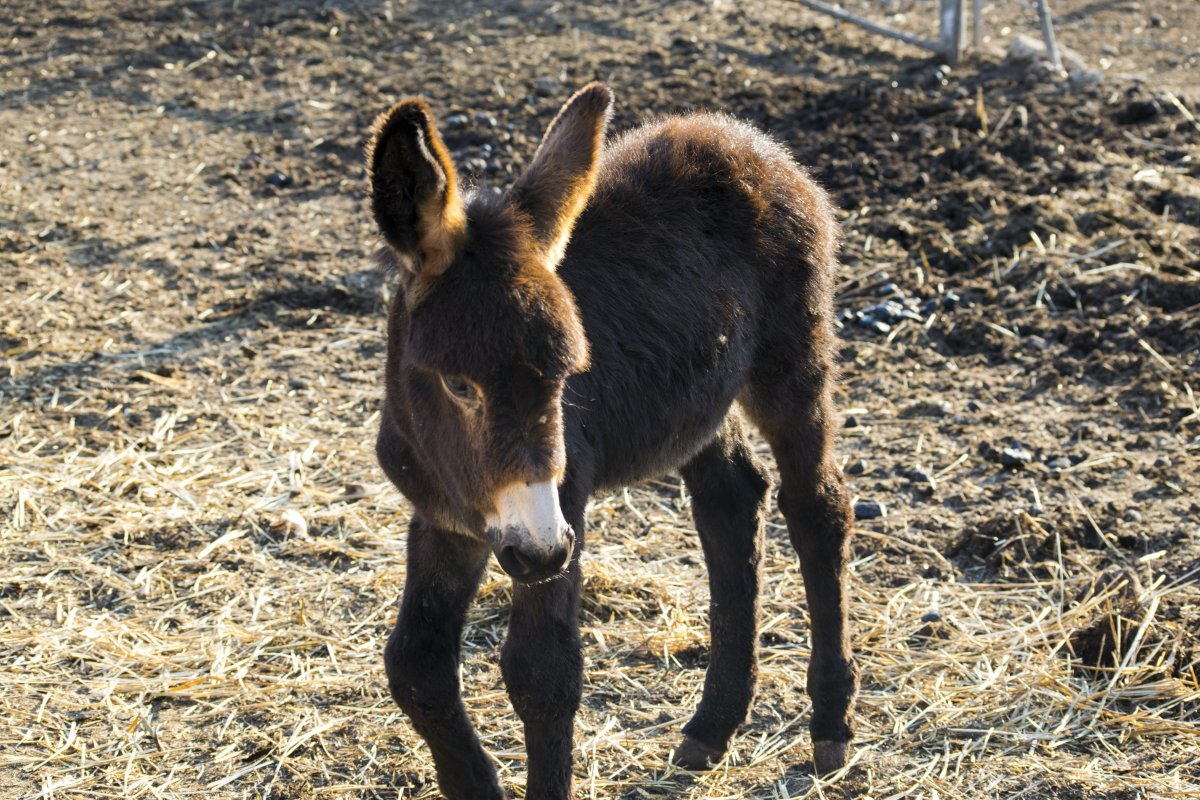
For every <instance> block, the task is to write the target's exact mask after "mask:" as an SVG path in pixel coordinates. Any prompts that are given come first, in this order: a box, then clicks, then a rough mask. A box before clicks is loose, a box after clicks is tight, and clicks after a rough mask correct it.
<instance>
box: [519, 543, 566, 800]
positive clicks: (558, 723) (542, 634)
mask: <svg viewBox="0 0 1200 800" xmlns="http://www.w3.org/2000/svg"><path fill="white" fill-rule="evenodd" d="M575 531H576V537H577V542H578V545H577V546H578V547H582V536H580V535H579V534H580V533H581V532H582V527H581V526H579V525H576V526H575ZM579 585H580V572H579V550H578V549H577V550H576V552H575V553H574V555H573V557H572V558H571V562H570V565H569V566H568V568H567V571H566V573H565V574H564V575H562V576H561V577H559V578H556V579H554V580H551V581H548V582H546V583H539V584H535V585H532V586H525V585H522V584H514V586H513V605H512V617H511V619H510V621H509V626H508V640H507V641H506V642H505V643H504V652H503V655H502V656H501V659H500V667H501V669H502V671H503V672H504V682H505V683H506V684H507V685H508V695H509V697H510V698H511V700H512V704H513V708H514V709H516V711H517V714H518V715H519V716H520V717H521V721H522V722H524V723H525V750H526V752H527V754H528V756H529V760H528V762H527V767H528V773H527V779H526V789H525V797H526V799H527V800H567V798H569V797H571V750H572V741H573V740H572V734H573V729H574V725H575V711H576V710H577V709H578V708H579V699H580V695H581V694H582V691H583V688H582V687H583V654H582V652H581V647H580V641H579Z"/></svg>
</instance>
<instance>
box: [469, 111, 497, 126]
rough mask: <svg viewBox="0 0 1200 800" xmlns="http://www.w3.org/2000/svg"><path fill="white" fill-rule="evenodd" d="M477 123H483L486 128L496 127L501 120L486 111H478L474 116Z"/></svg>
mask: <svg viewBox="0 0 1200 800" xmlns="http://www.w3.org/2000/svg"><path fill="white" fill-rule="evenodd" d="M473 119H474V120H475V124H477V125H482V126H483V127H485V128H495V127H496V126H497V125H499V124H500V123H499V121H498V120H497V119H496V118H495V117H494V116H492V115H491V114H489V113H488V112H486V111H476V112H475V116H474V117H473Z"/></svg>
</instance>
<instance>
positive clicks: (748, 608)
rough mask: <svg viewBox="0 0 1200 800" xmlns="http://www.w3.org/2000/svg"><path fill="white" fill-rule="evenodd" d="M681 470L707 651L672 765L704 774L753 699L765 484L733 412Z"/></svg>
mask: <svg viewBox="0 0 1200 800" xmlns="http://www.w3.org/2000/svg"><path fill="white" fill-rule="evenodd" d="M682 471H683V479H684V481H685V482H686V483H687V486H688V489H689V490H690V491H691V493H692V515H693V517H694V518H695V521H696V530H697V531H698V532H699V534H700V543H701V545H702V546H703V548H704V560H705V561H706V562H707V565H708V584H709V593H710V596H711V604H710V606H709V629H710V632H711V637H712V646H711V648H710V652H711V654H710V656H709V664H708V671H707V673H706V674H705V676H704V694H703V696H702V697H701V699H700V707H699V708H698V709H697V710H696V714H695V716H693V717H692V719H691V721H690V722H688V724H687V725H686V726H684V729H683V732H684V740H683V743H682V744H680V746H679V747H678V748H677V749H676V750H675V756H674V762H675V763H676V764H678V765H679V766H682V767H686V768H688V769H707V768H709V767H711V766H713V765H715V764H716V762H717V761H719V760H720V759H721V757H722V756H723V755H724V754H725V750H726V748H727V747H728V746H729V740H730V738H731V737H732V736H733V734H734V731H735V730H736V729H737V727H738V725H740V724H741V723H742V721H743V720H745V718H746V712H747V710H748V709H749V708H750V701H751V700H753V698H754V683H755V679H756V678H757V674H758V580H759V559H760V556H761V554H762V541H763V511H764V505H765V501H766V497H767V489H768V488H769V483H768V482H767V478H766V473H765V472H764V470H763V468H762V467H761V466H760V465H759V464H758V462H757V461H756V460H755V459H754V455H753V453H752V452H751V451H750V447H749V444H748V443H747V441H746V437H745V434H744V433H743V430H742V426H741V424H740V421H739V419H738V416H737V412H734V413H733V414H731V415H730V417H729V419H728V420H727V421H726V423H725V427H724V428H722V430H721V432H720V433H719V434H718V436H717V438H716V439H715V440H714V441H713V442H712V443H711V444H710V445H708V447H706V448H705V449H704V450H703V451H701V452H700V454H699V455H697V456H696V457H695V458H693V459H692V460H691V461H690V462H689V463H688V464H687V465H686V466H685V467H684V468H683V470H682Z"/></svg>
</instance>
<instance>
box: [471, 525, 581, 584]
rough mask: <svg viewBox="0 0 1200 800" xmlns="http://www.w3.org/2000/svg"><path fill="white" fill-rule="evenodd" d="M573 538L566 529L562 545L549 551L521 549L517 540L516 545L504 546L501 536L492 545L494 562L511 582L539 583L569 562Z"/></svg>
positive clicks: (560, 570) (558, 571)
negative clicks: (495, 561) (497, 563)
mask: <svg viewBox="0 0 1200 800" xmlns="http://www.w3.org/2000/svg"><path fill="white" fill-rule="evenodd" d="M574 538H575V537H574V536H572V535H571V532H570V530H569V529H568V531H567V535H566V536H564V537H563V540H562V543H561V544H559V545H558V546H556V547H553V548H551V549H549V550H547V549H544V548H540V547H539V548H533V547H522V546H521V543H520V541H519V539H518V541H517V542H516V543H509V544H506V543H505V542H504V539H505V537H504V536H503V535H501V536H500V537H499V541H497V542H496V544H493V545H492V551H493V552H495V554H496V560H497V561H499V562H500V567H501V568H502V569H503V570H504V571H505V572H507V573H508V574H509V575H511V576H512V578H513V580H515V581H520V582H521V583H540V582H541V581H544V580H546V579H548V578H553V577H554V576H555V575H558V574H559V573H561V572H562V571H563V570H564V569H565V568H566V566H567V562H568V561H570V560H571V550H572V547H573V545H574Z"/></svg>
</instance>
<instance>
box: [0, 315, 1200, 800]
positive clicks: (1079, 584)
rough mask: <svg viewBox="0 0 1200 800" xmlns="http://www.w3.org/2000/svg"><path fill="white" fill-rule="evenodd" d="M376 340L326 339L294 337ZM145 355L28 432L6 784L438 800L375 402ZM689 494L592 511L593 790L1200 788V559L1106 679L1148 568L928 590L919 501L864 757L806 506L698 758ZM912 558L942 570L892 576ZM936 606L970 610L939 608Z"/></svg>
mask: <svg viewBox="0 0 1200 800" xmlns="http://www.w3.org/2000/svg"><path fill="white" fill-rule="evenodd" d="M374 335H375V334H373V333H369V332H357V333H347V332H345V331H342V332H340V335H339V332H338V331H335V330H326V331H321V330H308V331H304V332H303V333H302V334H299V335H298V337H299V338H300V339H301V341H300V342H296V343H294V348H293V349H299V350H304V349H305V348H311V349H312V350H313V351H314V352H320V351H322V349H323V348H327V347H330V346H335V345H331V344H330V342H334V343H336V342H339V341H342V340H343V339H344V338H346V337H354V336H358V337H367V336H374ZM127 368H128V365H127V364H125V363H123V362H122V361H121V360H120V359H112V360H110V362H109V363H108V364H106V365H105V366H104V367H102V368H101V370H100V373H99V375H100V377H98V378H97V379H96V382H97V386H101V385H102V386H103V387H104V388H103V389H101V390H98V392H97V393H96V394H93V395H88V396H86V397H87V399H80V400H78V401H76V403H75V406H76V407H75V408H64V407H62V406H59V405H56V403H55V401H54V394H53V389H52V388H51V387H49V386H47V390H48V391H47V392H46V393H45V394H42V395H41V399H40V402H39V401H36V400H35V401H32V402H27V403H21V404H15V405H13V406H9V409H10V411H8V412H6V415H5V418H4V419H3V422H2V424H3V426H4V427H3V429H2V438H0V462H2V463H3V464H4V465H5V468H4V469H3V470H2V471H0V498H2V501H3V509H4V515H5V516H4V519H3V522H2V525H3V534H2V538H0V563H3V564H5V566H6V570H5V575H4V580H3V584H2V588H0V647H2V648H3V652H4V658H3V662H2V666H0V669H2V670H3V675H2V676H0V685H3V687H4V689H3V691H2V692H0V718H3V719H4V720H6V722H5V724H4V727H3V728H0V744H2V746H0V765H2V767H0V768H2V769H3V772H4V774H5V775H6V776H8V777H7V779H6V781H5V784H4V786H3V787H0V796H3V797H12V798H18V797H21V798H28V797H39V798H69V797H127V798H135V797H164V798H165V797H183V796H196V795H202V796H206V797H210V796H211V797H268V796H270V797H360V796H367V797H394V796H400V797H433V796H435V795H436V789H435V788H434V786H433V785H432V784H431V765H430V762H429V759H428V754H427V752H426V751H425V749H424V747H423V745H422V744H421V742H420V741H419V740H418V739H417V737H415V736H414V735H413V733H412V732H411V730H410V729H409V728H408V726H407V723H406V722H405V721H404V720H403V718H402V717H401V715H400V714H399V713H398V712H397V711H396V709H395V708H394V707H393V706H392V703H391V701H390V699H389V698H388V697H387V694H386V690H385V687H384V681H383V674H382V665H381V660H380V652H381V650H382V646H383V641H384V639H385V637H386V634H387V632H388V625H389V624H390V623H391V621H392V620H393V617H394V608H393V603H394V600H395V598H396V596H397V594H398V592H399V588H400V586H401V582H402V580H403V574H404V551H403V530H404V518H405V508H404V505H403V502H402V500H400V498H398V497H397V496H396V495H395V494H394V493H393V492H392V491H391V490H390V489H389V488H387V487H386V486H385V485H384V484H380V483H376V484H369V485H367V486H355V485H353V484H354V483H355V482H356V481H358V480H361V478H362V476H364V475H365V476H370V477H372V478H375V477H378V473H377V472H376V471H375V470H374V468H373V467H372V466H371V461H370V451H369V439H370V435H369V434H370V427H371V426H370V425H369V424H368V425H365V426H364V425H361V424H354V419H353V417H352V415H350V414H347V413H346V412H343V414H342V417H341V418H340V419H339V418H338V415H337V414H336V413H335V414H334V416H333V418H324V419H320V420H318V419H316V418H311V417H306V416H304V415H303V414H301V413H299V412H300V409H299V407H298V406H299V402H298V401H297V399H296V398H295V397H293V396H288V395H287V394H284V393H280V395H279V396H278V397H272V396H269V395H268V396H264V397H257V396H252V397H251V398H250V399H249V401H247V402H239V400H240V399H242V398H238V397H236V396H229V395H228V394H224V395H223V390H222V389H220V388H216V387H211V386H210V387H207V388H204V387H202V386H198V385H189V389H188V390H187V391H183V390H182V389H181V387H178V386H175V385H174V383H175V382H177V381H178V382H184V381H186V380H187V379H186V378H184V377H181V378H173V379H171V380H169V381H168V380H146V381H145V382H143V383H137V384H128V383H127V384H125V385H124V386H123V388H121V389H115V388H113V387H114V386H116V385H119V384H118V383H117V382H116V381H115V380H111V379H115V378H116V377H117V376H118V375H120V374H127V373H123V372H122V371H126V370H127ZM183 374H184V375H186V374H187V372H186V370H185V371H184V373H183ZM106 375H107V378H108V379H107V380H106V379H104V378H105V376H106ZM26 388H28V387H26ZM373 391H374V388H373V387H371V386H365V387H362V388H360V389H350V390H343V394H344V396H340V397H336V398H333V400H332V401H331V404H332V405H334V406H341V407H343V408H345V409H350V410H354V409H358V408H359V407H360V403H367V402H369V400H370V398H371V395H372V393H373ZM294 394H296V393H293V395H294ZM81 397H84V396H81ZM272 401H274V402H272ZM87 406H91V407H95V408H105V407H107V408H110V409H112V408H119V409H121V411H120V413H121V414H122V415H128V414H129V413H132V412H133V411H134V410H135V409H142V408H150V407H161V408H162V411H161V412H160V413H159V416H158V417H157V419H156V421H155V422H154V424H153V425H148V426H145V427H144V428H143V429H139V430H134V429H129V428H124V427H121V426H117V427H115V428H113V429H109V430H105V429H104V426H103V425H98V426H97V427H95V428H92V429H84V428H81V427H79V425H78V424H77V423H78V421H79V420H80V419H85V418H83V417H81V416H80V413H79V412H80V411H81V410H82V409H83V408H84V407H87ZM13 408H15V409H16V411H15V412H14V411H12V410H11V409H13ZM113 416H114V417H115V416H117V415H116V414H114V415H113ZM86 419H88V420H89V424H91V423H95V422H96V420H95V419H90V418H86ZM351 430H356V431H358V432H357V433H355V434H354V435H353V436H352V435H350V434H349V433H343V434H342V435H337V436H334V435H331V433H330V432H331V431H351ZM347 488H348V490H349V491H347ZM687 506H688V500H687V497H686V495H685V494H684V492H683V491H682V489H681V487H680V485H679V483H678V481H677V480H675V479H667V480H664V481H660V482H655V483H652V484H650V485H647V486H644V487H639V488H637V489H634V490H631V491H629V492H626V493H621V494H618V495H613V496H609V497H604V498H599V499H597V501H596V502H595V503H594V504H593V507H592V509H591V511H590V514H589V520H590V526H591V532H590V540H591V542H592V546H591V549H590V553H589V555H588V557H587V562H586V564H587V567H586V568H587V575H588V578H587V590H586V591H587V601H586V605H585V619H584V630H585V641H586V642H587V645H588V662H587V675H586V680H587V688H586V695H587V700H586V704H585V708H584V710H583V712H582V713H581V714H580V717H579V723H578V729H577V730H578V736H577V738H578V746H577V754H578V762H577V769H576V774H577V776H578V783H579V792H580V796H581V797H601V798H604V797H707V798H725V797H729V798H733V797H756V798H784V797H791V798H797V797H825V796H842V795H845V794H857V793H862V794H863V795H864V796H870V797H877V798H884V797H900V796H918V797H962V798H975V797H988V796H999V795H1005V796H1029V797H1053V796H1059V795H1060V794H1061V793H1063V792H1066V791H1068V790H1069V791H1071V792H1074V793H1075V795H1076V796H1092V795H1096V796H1100V795H1108V794H1111V793H1116V795H1117V796H1131V797H1133V796H1145V797H1151V796H1153V797H1176V796H1177V797H1184V796H1195V795H1196V794H1197V793H1198V791H1200V790H1198V789H1197V782H1196V779H1197V774H1196V771H1197V753H1198V752H1200V748H1198V744H1200V742H1198V741H1197V735H1196V720H1197V708H1200V685H1198V684H1197V679H1196V672H1195V663H1194V661H1191V660H1190V659H1193V658H1194V656H1193V655H1192V654H1191V653H1190V651H1189V650H1188V649H1187V647H1186V646H1184V645H1183V644H1181V643H1183V642H1185V641H1186V639H1187V637H1186V635H1184V633H1183V632H1181V629H1180V625H1179V624H1178V623H1175V622H1171V621H1167V620H1164V619H1160V618H1158V617H1157V616H1156V613H1155V612H1156V609H1158V608H1161V607H1162V605H1163V600H1164V599H1167V598H1170V597H1171V596H1172V594H1173V593H1178V592H1180V591H1183V590H1184V589H1185V588H1186V586H1187V584H1189V583H1190V582H1191V581H1192V580H1194V579H1193V578H1188V579H1187V580H1185V581H1183V582H1181V583H1179V584H1177V585H1167V584H1166V583H1164V582H1159V583H1157V584H1154V585H1152V586H1151V587H1150V588H1149V589H1148V590H1145V591H1144V592H1143V596H1142V597H1141V598H1139V602H1140V606H1139V607H1140V608H1142V609H1144V610H1145V613H1144V615H1143V616H1142V618H1141V619H1135V620H1133V624H1135V625H1136V626H1137V628H1136V633H1135V635H1134V636H1133V638H1132V641H1130V637H1128V636H1124V637H1121V636H1118V637H1116V639H1117V640H1119V641H1122V642H1124V643H1125V644H1126V649H1125V650H1124V651H1122V652H1119V653H1118V655H1117V662H1116V664H1115V665H1112V664H1110V665H1107V666H1106V667H1104V668H1101V669H1099V670H1091V671H1088V670H1081V669H1079V668H1078V667H1079V664H1078V662H1077V661H1075V660H1073V659H1072V658H1070V657H1068V655H1069V651H1070V646H1069V641H1070V639H1071V637H1072V635H1073V634H1074V633H1075V632H1077V631H1079V630H1081V629H1083V628H1085V627H1087V626H1088V625H1089V624H1092V623H1093V622H1094V621H1095V620H1096V618H1097V613H1098V610H1102V609H1104V608H1107V606H1108V605H1111V604H1112V602H1113V600H1114V598H1116V597H1117V595H1118V594H1119V593H1120V592H1121V591H1122V587H1121V586H1119V585H1112V586H1108V585H1105V584H1104V583H1100V585H1099V587H1098V588H1097V589H1096V590H1095V591H1094V592H1093V593H1092V594H1090V595H1088V597H1087V599H1086V600H1084V601H1082V602H1080V603H1077V604H1074V605H1072V604H1071V603H1070V602H1066V601H1065V600H1064V598H1066V599H1067V600H1069V599H1070V598H1073V597H1076V596H1077V595H1079V594H1080V592H1081V591H1082V590H1083V589H1084V588H1085V587H1086V586H1087V585H1090V584H1089V576H1088V575H1087V573H1086V570H1084V569H1080V568H1078V565H1074V564H1071V565H1064V564H1063V563H1062V562H1061V561H1059V562H1057V563H1055V561H1054V560H1053V559H1050V560H1049V561H1047V562H1046V563H1043V564H1041V565H1039V567H1038V570H1036V571H1031V572H1030V573H1029V574H1030V575H1033V574H1034V573H1035V572H1037V574H1040V575H1043V576H1044V577H1042V578H1037V579H1025V580H1013V579H1006V580H997V581H996V582H991V583H969V582H958V581H954V580H944V579H936V578H935V579H922V578H921V577H919V574H920V569H919V568H917V567H919V565H920V564H923V563H928V564H938V563H945V557H944V556H943V555H942V554H941V553H938V552H934V551H933V550H932V549H931V548H930V547H928V546H927V545H925V544H923V543H922V542H921V540H920V539H918V538H917V537H915V536H911V535H910V534H908V533H906V532H905V525H904V524H903V520H902V519H901V520H891V521H890V522H889V523H888V526H881V527H880V528H877V529H875V530H872V529H870V528H869V527H867V526H864V527H863V530H862V531H861V533H860V536H859V538H858V547H857V552H858V553H859V557H858V560H857V561H855V562H854V565H853V568H852V571H853V573H854V575H855V604H854V616H855V618H856V620H857V624H858V647H859V652H860V655H861V660H862V667H863V675H864V682H863V692H862V696H861V698H860V701H859V713H860V715H861V718H862V733H861V738H860V739H859V741H858V747H859V749H858V752H857V754H856V756H855V758H854V762H853V764H852V766H851V767H850V768H849V769H848V770H847V771H846V774H845V775H840V776H835V777H833V778H830V779H829V780H827V781H820V782H817V781H815V780H813V778H812V777H811V776H810V775H809V772H808V769H807V767H806V766H805V764H806V762H807V758H808V742H807V735H806V732H805V725H806V720H807V716H808V711H809V706H808V703H807V700H806V697H805V695H804V694H803V692H802V691H801V689H800V687H802V686H803V683H804V669H805V664H806V660H807V656H808V639H807V629H806V625H805V612H804V607H803V604H802V603H800V602H799V598H801V597H802V585H801V581H800V577H799V571H798V568H797V565H796V563H795V560H794V558H793V556H792V554H791V551H790V549H789V548H788V547H787V545H786V536H785V533H784V531H783V530H782V529H781V527H780V526H779V524H778V519H777V518H776V519H775V520H774V521H773V522H772V526H771V530H770V535H769V539H770V546H769V548H768V558H767V564H766V569H767V576H768V577H767V581H766V597H765V601H764V617H763V624H762V634H763V641H764V647H763V654H762V678H761V686H762V689H761V693H760V698H759V701H758V703H757V705H756V709H755V712H754V716H753V719H752V721H751V724H750V725H749V726H748V727H747V729H746V731H745V733H744V734H743V735H742V736H740V737H739V738H738V739H737V740H736V745H735V751H734V753H733V754H732V756H731V757H730V758H729V759H727V761H726V762H725V764H723V765H722V766H721V768H719V769H717V770H716V771H714V772H713V773H711V774H707V775H693V774H688V773H684V772H681V771H679V770H676V769H674V768H672V767H670V766H669V765H668V763H667V760H666V757H667V754H668V751H669V750H670V748H671V747H672V746H673V745H674V744H675V742H676V739H677V736H678V730H679V728H680V726H681V725H682V724H683V723H684V722H685V721H686V719H687V715H688V714H689V712H690V711H691V709H692V708H693V707H694V705H695V703H696V701H697V696H698V692H699V689H700V686H701V682H702V677H703V662H704V655H703V654H704V648H705V645H706V623H705V608H706V597H707V590H706V588H705V584H704V573H703V569H702V567H701V566H700V565H699V564H698V557H699V556H698V549H697V548H696V547H695V545H694V542H693V538H694V533H693V531H692V530H691V523H690V520H689V517H688V515H687ZM998 547H999V545H998ZM881 551H885V552H890V553H893V554H895V553H902V554H904V556H903V557H904V558H906V559H910V560H911V562H912V564H913V566H914V568H913V569H909V570H907V571H905V572H900V573H892V574H890V575H889V572H890V571H891V570H890V568H882V567H884V566H885V565H883V564H882V561H881V558H882V552H881ZM508 593H509V589H508V582H507V579H506V578H505V577H504V576H502V575H501V574H500V573H498V572H496V571H493V572H492V573H490V574H489V576H488V579H487V580H486V582H485V584H484V586H483V589H482V591H481V596H480V602H479V604H478V606H477V608H476V610H475V611H474V613H473V615H472V618H471V623H470V627H469V631H468V633H467V642H468V646H467V649H466V653H467V656H466V666H465V681H466V685H467V687H468V690H469V691H468V697H469V700H468V703H469V706H470V709H471V712H472V714H473V715H474V717H475V719H476V720H478V722H479V724H480V726H481V729H482V731H483V735H484V738H485V740H486V741H487V744H488V746H489V747H490V748H491V750H492V751H493V752H494V753H496V754H497V756H498V757H499V760H500V763H501V765H502V772H503V777H504V780H505V781H506V783H508V784H510V785H514V786H516V787H518V792H519V786H520V782H521V780H522V775H523V769H522V760H523V755H522V752H521V745H520V737H519V728H518V724H517V720H516V717H515V715H514V714H513V713H512V711H511V709H510V707H509V705H508V702H507V699H506V697H505V694H504V692H503V685H502V682H501V680H500V677H499V673H498V669H497V665H496V647H495V645H496V644H497V643H498V642H499V641H500V640H501V639H502V637H503V631H504V621H505V608H506V604H507V599H508ZM1106 604H1107V605H1106ZM931 612H936V613H937V614H938V615H939V616H940V620H939V621H935V622H932V623H927V622H923V621H922V617H923V616H926V615H929V614H930V613H931ZM397 792H398V795H397Z"/></svg>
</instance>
